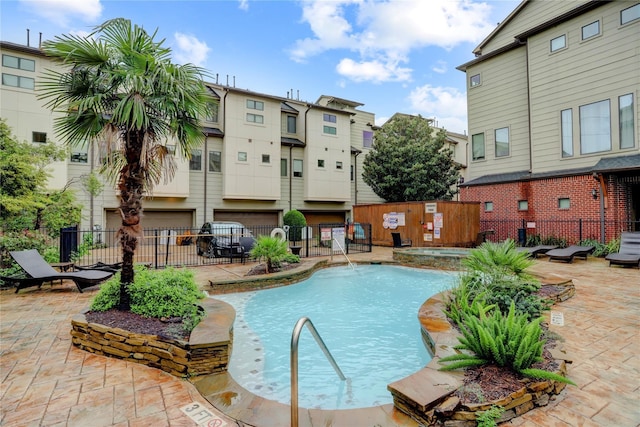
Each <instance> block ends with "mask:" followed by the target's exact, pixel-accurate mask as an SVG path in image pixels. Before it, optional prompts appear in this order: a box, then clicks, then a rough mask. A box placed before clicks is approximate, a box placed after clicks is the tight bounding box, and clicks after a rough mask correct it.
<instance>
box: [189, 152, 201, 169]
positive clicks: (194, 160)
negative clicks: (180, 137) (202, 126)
mask: <svg viewBox="0 0 640 427" xmlns="http://www.w3.org/2000/svg"><path fill="white" fill-rule="evenodd" d="M189 170H190V171H199V170H202V150H191V158H190V159H189Z"/></svg>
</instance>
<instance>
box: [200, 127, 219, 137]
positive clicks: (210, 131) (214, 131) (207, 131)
mask: <svg viewBox="0 0 640 427" xmlns="http://www.w3.org/2000/svg"><path fill="white" fill-rule="evenodd" d="M202 133H204V135H205V136H218V137H221V138H222V137H223V136H224V132H222V131H221V130H220V129H218V128H210V127H206V126H205V127H203V128H202Z"/></svg>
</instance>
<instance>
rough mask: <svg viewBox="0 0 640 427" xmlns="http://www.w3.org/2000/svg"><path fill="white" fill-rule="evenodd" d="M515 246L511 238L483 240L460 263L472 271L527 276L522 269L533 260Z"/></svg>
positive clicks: (531, 263) (528, 265) (529, 265)
mask: <svg viewBox="0 0 640 427" xmlns="http://www.w3.org/2000/svg"><path fill="white" fill-rule="evenodd" d="M515 247H516V244H515V242H514V241H513V240H512V239H507V240H505V241H504V242H500V243H494V242H484V243H483V244H482V245H480V246H479V247H477V248H475V249H472V250H471V251H469V256H467V257H466V258H464V259H463V260H462V265H463V266H464V267H466V268H467V269H468V270H471V271H474V272H482V273H491V274H496V273H504V274H515V275H518V276H528V275H527V274H526V273H525V272H524V270H526V269H527V268H529V267H531V266H532V265H533V263H534V261H533V260H532V259H531V258H529V255H528V254H527V253H526V252H520V251H516V250H515Z"/></svg>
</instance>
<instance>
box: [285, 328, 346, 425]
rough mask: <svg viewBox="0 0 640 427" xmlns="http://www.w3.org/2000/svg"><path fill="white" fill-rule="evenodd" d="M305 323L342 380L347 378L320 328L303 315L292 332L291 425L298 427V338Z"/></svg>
mask: <svg viewBox="0 0 640 427" xmlns="http://www.w3.org/2000/svg"><path fill="white" fill-rule="evenodd" d="M305 324H308V325H307V326H308V327H309V331H310V332H311V335H313V338H315V340H316V342H317V343H318V346H320V348H321V349H322V351H323V352H324V355H325V356H327V360H328V361H329V362H330V363H331V366H333V369H335V371H336V374H338V377H340V379H341V380H342V381H344V380H346V377H345V376H344V374H343V373H342V371H341V370H340V367H339V366H338V364H337V363H336V361H335V359H334V358H333V356H332V355H331V353H330V352H329V349H328V348H327V346H326V345H325V343H324V341H323V340H322V338H321V337H320V334H319V333H318V330H317V329H316V328H315V326H313V323H312V322H311V319H309V318H308V317H301V318H300V319H298V322H297V323H296V326H294V328H293V333H292V334H291V427H298V340H299V339H300V333H301V332H302V328H303V327H304V325H305Z"/></svg>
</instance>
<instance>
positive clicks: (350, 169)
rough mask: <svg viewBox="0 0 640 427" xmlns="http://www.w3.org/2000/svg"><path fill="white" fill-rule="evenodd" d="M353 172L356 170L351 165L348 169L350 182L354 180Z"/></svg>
mask: <svg viewBox="0 0 640 427" xmlns="http://www.w3.org/2000/svg"><path fill="white" fill-rule="evenodd" d="M355 171H356V168H355V167H354V166H353V165H351V167H350V168H349V174H350V175H351V181H353V180H354V178H355Z"/></svg>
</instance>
